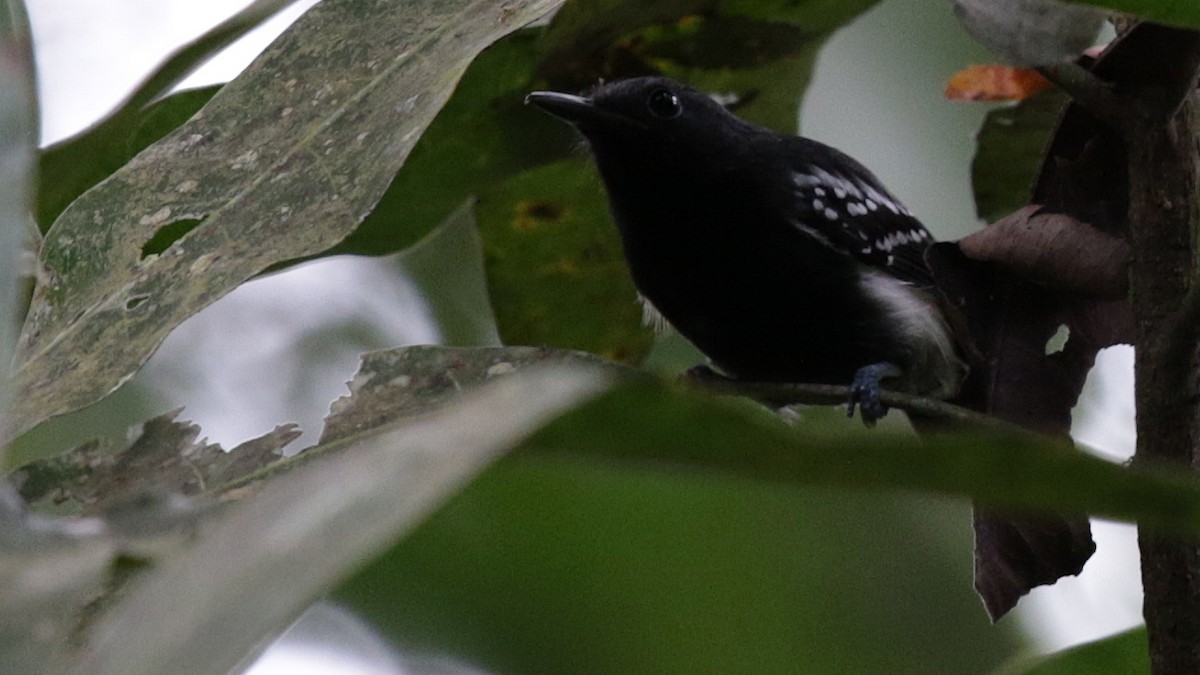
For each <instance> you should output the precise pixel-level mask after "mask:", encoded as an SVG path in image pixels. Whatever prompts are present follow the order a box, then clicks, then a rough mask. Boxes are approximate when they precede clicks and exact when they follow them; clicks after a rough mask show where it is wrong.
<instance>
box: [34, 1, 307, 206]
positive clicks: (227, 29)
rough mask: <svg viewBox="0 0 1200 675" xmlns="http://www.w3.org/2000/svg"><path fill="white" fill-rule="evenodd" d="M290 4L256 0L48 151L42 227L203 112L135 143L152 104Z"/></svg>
mask: <svg viewBox="0 0 1200 675" xmlns="http://www.w3.org/2000/svg"><path fill="white" fill-rule="evenodd" d="M292 2H294V0H255V1H254V2H252V3H250V4H249V5H248V6H246V7H245V8H243V9H242V11H240V12H238V13H237V14H234V15H233V16H231V17H229V18H228V19H226V20H224V21H222V22H221V23H220V24H218V25H216V26H214V27H213V28H212V29H210V30H209V31H207V32H205V33H204V34H203V35H201V36H200V37H198V38H196V39H195V40H192V41H191V42H189V43H188V44H186V45H183V46H182V47H180V48H179V49H177V50H176V51H175V52H174V53H173V54H171V56H170V57H168V58H167V60H166V61H164V62H163V63H162V64H160V65H159V66H158V68H156V69H155V70H154V72H153V73H151V74H150V75H149V76H148V77H146V79H145V80H144V81H143V82H142V83H141V84H139V85H138V87H137V88H136V89H135V90H134V92H133V93H132V94H130V95H129V96H128V97H127V98H126V99H125V100H124V101H123V102H122V103H121V105H120V106H118V107H117V109H116V110H114V111H113V112H112V113H110V114H109V115H108V116H107V117H105V118H104V119H103V120H101V121H99V122H97V123H96V124H94V125H92V126H91V127H89V128H88V129H86V130H84V131H82V132H80V133H79V134H77V135H75V136H73V137H71V138H69V139H66V140H64V141H61V142H59V143H56V144H54V145H53V146H51V147H49V148H47V149H46V150H45V151H44V152H43V153H42V156H41V162H40V169H41V184H40V185H39V189H38V204H37V216H38V223H40V224H41V226H42V228H43V229H46V228H49V227H50V224H51V223H53V222H54V219H55V218H57V217H58V215H59V214H60V213H62V211H63V209H65V208H66V207H67V205H68V204H70V203H71V202H72V201H74V200H75V198H76V197H78V196H79V195H81V194H83V192H84V190H87V189H88V188H90V187H92V186H93V185H95V184H96V183H99V182H100V181H101V180H103V179H104V178H105V177H106V176H109V175H111V174H112V173H113V172H115V171H116V170H117V169H119V168H120V167H121V166H122V165H124V164H125V162H127V161H129V159H130V158H132V157H133V156H134V155H135V154H137V152H138V151H140V150H141V149H142V148H144V147H145V146H146V145H149V144H150V142H151V141H155V140H158V138H159V137H160V136H162V135H163V134H165V133H166V132H167V131H170V129H172V128H174V127H176V126H179V124H181V123H183V121H184V120H185V119H187V118H188V117H191V115H192V113H194V112H196V110H198V109H199V107H200V106H199V105H195V107H190V108H187V112H186V114H184V115H183V116H182V117H181V118H180V119H178V121H177V122H175V124H174V125H172V126H171V127H170V128H164V129H161V133H158V134H157V135H155V136H154V137H153V138H150V139H148V140H145V141H144V142H140V141H135V140H133V139H134V136H135V135H138V133H139V129H140V128H142V127H143V126H144V125H143V120H144V119H145V118H146V116H147V112H148V111H147V108H148V107H149V106H151V102H152V101H154V100H155V99H157V98H158V97H160V96H163V95H165V94H166V93H167V92H168V91H170V89H171V87H173V86H175V85H176V84H178V83H179V82H180V81H181V80H182V79H183V78H184V77H186V76H187V75H188V73H190V72H192V71H193V70H195V69H196V68H197V67H199V66H200V65H201V64H203V63H204V62H205V61H207V60H208V59H210V58H211V57H212V56H213V55H214V54H216V53H217V52H219V51H221V50H222V49H224V48H225V47H227V46H229V45H230V44H231V43H233V42H234V41H235V40H237V39H238V38H240V37H241V36H243V35H245V34H246V33H248V32H250V31H251V30H253V29H254V28H255V27H257V26H258V25H259V24H261V23H262V22H263V21H266V20H267V19H269V18H270V17H271V16H272V15H273V14H275V13H276V12H278V11H279V10H280V9H282V8H284V7H286V6H288V5H290V4H292ZM170 98H172V99H175V100H174V102H173V103H172V104H170V105H169V106H166V107H169V108H171V109H173V110H182V109H184V108H185V107H187V106H188V104H190V103H191V102H192V101H193V100H194V98H192V97H176V96H172V97H170ZM162 103H163V102H162V101H159V102H158V103H156V104H154V105H155V106H157V107H159V108H160V109H161V108H163V107H164V106H163V105H161V104H162ZM201 103H203V101H201ZM139 142H140V144H139ZM132 146H136V147H132Z"/></svg>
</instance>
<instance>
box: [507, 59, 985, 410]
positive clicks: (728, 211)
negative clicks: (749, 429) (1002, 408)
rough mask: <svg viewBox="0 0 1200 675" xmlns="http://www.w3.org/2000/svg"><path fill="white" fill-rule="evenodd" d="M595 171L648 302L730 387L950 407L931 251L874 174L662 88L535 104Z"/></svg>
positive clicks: (948, 346)
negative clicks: (799, 387)
mask: <svg viewBox="0 0 1200 675" xmlns="http://www.w3.org/2000/svg"><path fill="white" fill-rule="evenodd" d="M526 102H527V103H533V104H535V105H537V106H538V107H540V108H542V109H543V110H545V111H547V112H549V113H551V114H553V115H555V116H557V117H560V118H562V119H564V120H566V121H567V122H570V123H571V124H572V125H573V126H574V127H575V128H576V129H578V130H579V131H580V132H581V133H582V134H583V135H584V136H585V137H586V138H587V141H588V143H589V145H590V146H591V149H592V153H593V155H594V156H595V159H596V163H597V165H598V166H599V168H600V174H601V176H602V177H603V180H604V184H605V187H606V188H607V191H608V197H609V203H610V206H611V210H612V214H613V217H614V220H615V221H616V224H617V227H618V229H619V230H620V233H621V239H622V243H623V245H624V250H625V257H626V259H627V261H628V263H629V269H630V272H631V273H632V276H633V280H634V283H635V284H636V285H637V287H638V290H639V291H640V293H641V295H642V296H643V298H644V300H645V301H646V302H647V303H649V305H652V306H653V308H654V310H657V312H659V313H661V315H662V316H663V317H665V319H666V320H667V321H668V322H670V324H671V325H672V326H674V327H675V328H676V329H677V330H678V331H679V332H680V333H681V334H683V336H684V337H686V338H688V340H690V341H691V342H692V343H693V344H695V345H696V347H697V348H698V349H699V350H700V351H701V352H703V353H704V354H705V355H706V356H707V357H708V358H709V359H711V361H712V363H713V365H714V366H716V367H717V369H719V370H720V371H722V372H724V373H725V374H726V375H729V376H731V377H734V378H737V379H743V380H751V381H776V382H779V381H784V382H820V383H827V384H849V385H851V388H852V392H853V393H852V394H851V401H850V414H853V412H854V405H855V403H856V402H857V403H858V404H859V406H860V409H861V411H862V416H863V419H864V421H866V422H867V423H868V424H870V423H873V422H874V421H875V420H876V419H877V418H879V417H880V416H882V415H883V414H884V413H885V412H886V409H885V408H884V407H883V406H882V405H881V403H880V401H879V388H880V381H881V380H885V381H886V384H887V386H888V388H892V389H896V390H899V391H905V392H910V393H915V394H921V395H926V396H933V397H938V398H946V397H949V396H951V395H953V394H954V393H955V392H956V391H957V389H958V386H959V384H960V383H961V381H962V379H963V377H964V375H965V367H964V365H963V363H962V361H961V360H960V359H959V357H958V355H957V353H956V350H955V342H954V340H953V338H952V336H951V333H950V331H949V329H948V328H947V325H946V322H945V320H944V319H943V316H942V315H941V313H940V312H939V310H938V308H937V306H936V304H935V302H934V299H933V296H932V295H931V294H930V292H929V291H930V289H931V288H932V285H933V284H932V279H931V275H930V271H929V268H928V267H927V266H926V264H925V260H924V257H923V254H924V251H925V249H926V248H927V247H928V246H929V245H930V244H931V243H932V242H933V238H932V237H931V236H930V234H929V232H928V231H927V230H926V229H925V227H924V226H923V225H921V223H920V222H918V221H917V220H916V218H914V217H913V216H912V214H911V213H909V211H908V209H906V208H905V207H904V206H903V205H902V204H901V203H900V201H899V200H897V199H896V198H895V197H893V196H892V195H891V194H890V193H889V192H888V191H887V190H886V189H885V188H884V187H883V186H882V185H881V184H880V182H879V180H878V179H877V178H875V176H874V175H872V174H871V172H870V171H868V170H867V169H866V167H864V166H863V165H861V164H859V163H858V162H856V161H855V160H853V159H852V158H850V157H849V156H847V155H845V154H843V153H841V152H839V151H838V150H835V149H834V148H831V147H829V146H827V145H824V144H821V143H818V142H816V141H813V140H810V139H807V138H800V137H795V136H786V135H783V134H779V133H776V132H774V131H772V130H770V129H766V128H764V127H760V126H757V125H754V124H751V123H749V122H746V121H744V120H742V119H740V118H738V117H736V116H734V115H733V114H732V113H730V112H729V111H727V110H726V109H725V108H724V107H722V106H721V105H720V104H719V103H717V102H716V101H715V100H713V99H712V98H711V97H709V96H708V95H706V94H703V93H701V92H699V91H696V90H694V89H691V88H689V87H686V86H684V85H682V84H680V83H678V82H675V81H673V80H669V79H666V78H661V77H642V78H636V79H629V80H622V81H618V82H613V83H610V84H605V85H602V86H600V87H598V88H596V89H595V90H593V91H592V92H591V95H590V96H586V97H584V96H573V95H569V94H561V93H556V92H540V91H539V92H534V93H531V94H530V95H529V96H528V98H527V99H526Z"/></svg>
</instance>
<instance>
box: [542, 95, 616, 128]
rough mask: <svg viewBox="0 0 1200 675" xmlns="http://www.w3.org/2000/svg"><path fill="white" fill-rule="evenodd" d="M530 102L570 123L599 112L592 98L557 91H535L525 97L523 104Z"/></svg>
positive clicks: (586, 118)
mask: <svg viewBox="0 0 1200 675" xmlns="http://www.w3.org/2000/svg"><path fill="white" fill-rule="evenodd" d="M530 103H532V104H534V105H536V106H537V107H539V108H541V109H542V110H545V111H546V112H548V113H550V114H551V115H554V116H555V117H558V118H560V119H562V120H565V121H567V122H570V123H571V124H578V123H579V122H584V121H587V120H589V119H592V118H594V117H596V116H597V113H599V110H597V108H596V106H595V105H593V104H592V99H590V98H585V97H583V96H572V95H571V94H560V93H558V92H557V91H535V92H533V93H531V94H529V95H528V96H526V97H525V105H529V104H530Z"/></svg>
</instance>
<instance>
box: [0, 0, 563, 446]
mask: <svg viewBox="0 0 1200 675" xmlns="http://www.w3.org/2000/svg"><path fill="white" fill-rule="evenodd" d="M554 4H555V3H554V2H553V0H514V1H513V2H508V3H504V4H503V5H498V4H496V3H484V2H480V1H479V0H474V1H472V0H457V1H455V2H441V3H393V4H385V5H369V4H363V3H360V2H357V1H355V0H326V1H325V2H322V3H320V4H318V5H316V6H315V7H313V8H312V9H310V10H309V11H308V12H306V13H305V14H304V15H303V16H302V17H301V18H300V19H299V20H298V21H297V22H296V23H294V24H293V25H292V26H291V27H290V28H289V29H288V30H287V31H285V32H284V33H283V35H281V36H280V38H279V39H277V40H276V41H275V42H274V43H273V44H272V45H271V46H270V47H269V48H268V49H267V51H266V52H264V53H263V54H262V55H261V56H260V57H259V58H258V59H257V60H256V61H255V62H254V64H252V65H251V66H250V67H249V68H248V69H247V70H246V71H245V72H243V73H242V74H241V75H240V76H239V77H238V78H237V79H236V80H234V81H233V82H231V83H229V84H228V85H226V86H225V87H223V88H222V89H221V90H220V92H218V93H217V94H216V95H215V96H214V97H213V98H212V99H211V100H210V101H209V102H208V103H207V104H206V105H205V106H204V107H203V108H202V109H201V111H200V112H199V113H198V114H196V115H195V116H193V117H192V118H191V119H190V120H188V122H186V123H185V124H184V125H183V126H181V127H179V128H178V129H176V130H175V131H173V132H171V133H170V134H168V135H167V136H165V137H164V138H162V139H161V140H159V141H158V142H156V143H154V144H153V145H151V146H150V147H148V148H147V149H146V150H144V151H143V152H141V153H140V154H138V155H137V157H135V158H134V159H133V160H132V161H130V162H129V163H128V164H126V165H125V166H124V167H122V168H121V169H120V170H119V171H117V172H116V173H114V174H113V175H111V176H109V177H108V178H107V179H106V180H105V181H104V182H102V183H101V184H99V185H97V186H96V187H95V188H94V189H92V190H89V191H88V192H86V193H84V194H83V195H82V196H81V197H80V198H79V199H77V200H76V201H75V202H74V203H72V204H71V205H70V206H69V207H68V208H67V209H66V211H64V212H63V214H62V216H60V217H59V219H58V220H57V221H56V222H55V225H54V227H53V228H52V229H51V230H50V232H48V233H47V236H46V239H45V242H44V246H43V248H42V252H43V254H42V259H41V260H40V266H41V269H40V270H39V275H38V280H39V283H38V286H37V288H36V290H35V291H34V296H33V300H32V303H31V306H30V310H29V313H28V316H27V318H26V324H25V327H24V330H23V331H22V334H21V337H20V340H19V343H18V348H17V355H16V359H15V364H16V382H17V385H16V386H17V388H18V395H17V396H16V397H15V400H16V402H17V403H16V405H15V406H14V408H13V412H12V419H11V424H10V425H9V428H7V429H6V430H5V433H6V434H7V435H6V436H5V438H4V439H2V440H8V439H9V438H10V437H11V435H15V434H19V433H21V432H23V431H26V430H28V429H30V428H31V427H33V426H34V425H36V424H38V423H39V422H41V421H43V420H45V419H48V418H49V417H52V416H54V415H58V414H62V413H65V412H68V411H71V410H75V409H78V408H80V407H82V406H85V405H88V404H90V403H93V402H95V401H97V400H99V399H100V398H103V397H104V396H107V395H108V394H109V393H111V392H112V391H113V390H115V389H116V388H117V387H118V386H120V385H121V384H122V383H123V382H125V381H126V380H127V379H128V378H129V377H131V376H132V375H133V374H134V373H135V372H136V371H137V369H138V368H139V367H141V365H142V363H144V362H145V360H146V359H147V358H149V356H150V354H151V353H152V352H153V351H154V349H155V348H156V347H157V346H158V345H159V344H160V343H161V342H162V340H163V339H164V338H165V337H166V335H167V333H168V332H170V331H171V330H172V329H173V328H174V327H175V326H176V325H178V324H179V323H180V322H182V321H183V320H184V319H186V318H187V317H189V316H191V315H192V314H193V313H195V312H197V311H199V310H200V309H202V308H204V307H206V306H207V305H209V304H210V303H212V302H214V301H215V300H217V299H218V298H220V297H221V296H223V295H224V294H226V293H228V292H229V291H231V290H233V289H234V288H235V287H237V286H238V285H239V284H241V283H243V282H244V281H246V280H247V279H249V278H251V277H253V276H254V275H256V274H258V273H260V272H262V271H264V270H266V269H267V268H269V267H270V266H271V265H274V264H277V263H281V262H285V261H288V260H294V259H297V258H302V257H304V256H310V255H315V254H317V253H320V252H322V251H325V250H326V249H328V248H329V247H331V246H333V245H334V244H336V243H337V242H338V241H340V240H341V239H342V238H343V237H345V236H346V235H347V234H349V233H350V232H351V231H352V230H353V229H354V228H355V227H356V226H357V225H358V224H359V223H360V222H361V221H362V219H363V218H364V217H365V216H366V215H367V214H368V213H369V212H370V211H371V210H372V209H373V208H374V206H375V204H376V203H377V202H378V200H379V198H380V196H381V195H382V194H383V193H384V191H385V189H386V188H387V185H388V182H389V181H390V180H391V178H392V177H393V176H394V175H395V173H396V171H397V170H398V169H399V168H400V166H401V165H403V163H404V161H405V158H406V157H407V155H408V153H409V151H410V150H411V149H412V147H413V145H414V144H415V143H416V141H417V139H418V138H419V137H420V135H421V133H422V132H423V131H424V129H425V127H426V126H427V125H428V124H429V123H430V122H431V121H432V119H433V117H434V116H435V115H436V114H437V112H438V110H440V109H441V107H442V104H443V103H444V102H445V101H446V99H448V98H449V96H450V93H451V92H452V90H453V88H454V85H455V83H456V82H457V80H458V78H459V76H460V75H461V74H462V72H463V71H464V70H465V69H466V67H467V65H468V64H469V63H470V62H471V60H472V59H473V58H474V57H475V55H476V54H478V53H479V51H481V50H482V49H483V48H484V47H486V46H487V45H489V44H491V43H492V42H493V41H495V40H496V39H498V38H499V37H501V36H503V35H505V34H507V33H509V32H511V31H512V30H515V29H517V28H519V27H520V26H522V25H525V24H527V23H528V22H529V21H531V20H533V19H534V18H536V17H538V16H540V15H542V14H543V13H545V12H546V11H547V10H548V9H550V8H551V7H552V6H554ZM251 101H252V102H253V103H254V104H253V105H248V103H249V102H251ZM195 221H199V222H198V223H197V222H195ZM172 226H173V227H174V228H175V229H170V230H167V231H166V232H163V231H162V230H163V228H165V227H172ZM189 227H191V228H192V229H191V230H190V231H189V232H186V233H183V232H182V230H184V229H187V228H189ZM156 237H158V239H157V241H156ZM180 237H181V238H180ZM159 247H164V248H163V250H162V251H161V252H160V253H159V254H158V255H153V254H154V253H155V251H156V250H157V249H158V248H159Z"/></svg>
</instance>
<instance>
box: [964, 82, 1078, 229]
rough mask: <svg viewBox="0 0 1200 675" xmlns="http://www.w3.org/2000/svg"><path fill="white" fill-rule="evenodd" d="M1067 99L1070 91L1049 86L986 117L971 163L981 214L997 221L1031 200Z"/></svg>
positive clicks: (976, 209) (993, 111) (977, 212)
mask: <svg viewBox="0 0 1200 675" xmlns="http://www.w3.org/2000/svg"><path fill="white" fill-rule="evenodd" d="M1066 102H1067V97H1066V95H1065V94H1063V93H1061V92H1060V91H1059V90H1057V89H1054V90H1048V91H1044V92H1041V93H1039V94H1037V95H1035V96H1033V97H1032V98H1029V99H1027V100H1025V101H1022V102H1020V103H1018V104H1016V105H1014V106H1009V107H1005V108H996V109H995V110H992V111H991V112H989V113H988V114H987V117H985V118H984V120H983V126H982V127H981V128H980V129H979V134H978V136H977V137H976V141H977V145H976V148H975V159H974V160H973V161H972V162H971V185H972V187H973V188H974V190H975V212H976V214H977V215H978V216H979V217H980V218H982V219H983V220H985V221H987V222H993V221H996V220H999V219H1000V218H1003V217H1004V216H1006V215H1008V214H1010V213H1012V212H1013V211H1016V210H1017V209H1019V208H1021V207H1022V206H1025V205H1026V204H1028V203H1029V199H1030V197H1031V195H1030V191H1031V189H1032V187H1033V181H1034V179H1035V178H1036V176H1037V173H1038V170H1040V169H1041V166H1042V156H1043V155H1044V154H1045V150H1046V143H1047V142H1048V141H1049V138H1050V134H1051V132H1053V131H1054V127H1055V126H1056V125H1057V124H1058V118H1059V116H1060V115H1061V114H1062V109H1063V106H1064V105H1066Z"/></svg>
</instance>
